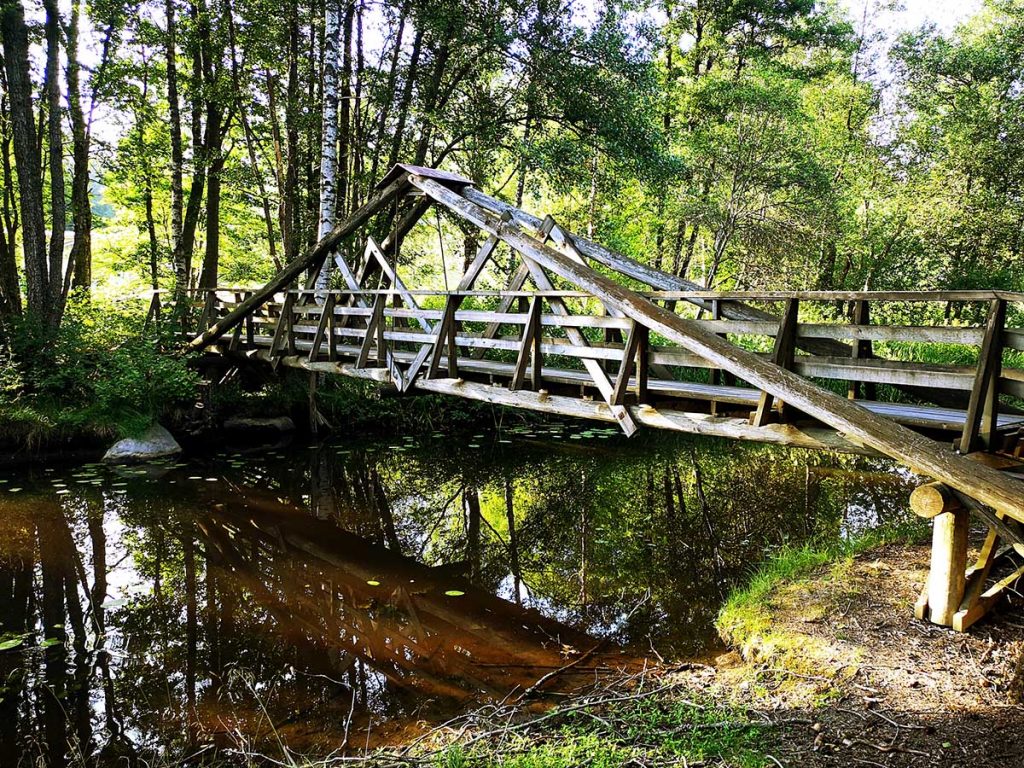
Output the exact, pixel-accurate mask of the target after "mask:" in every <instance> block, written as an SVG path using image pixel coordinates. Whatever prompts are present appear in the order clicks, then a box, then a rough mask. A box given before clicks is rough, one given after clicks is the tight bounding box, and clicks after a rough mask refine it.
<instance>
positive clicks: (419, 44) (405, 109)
mask: <svg viewBox="0 0 1024 768" xmlns="http://www.w3.org/2000/svg"><path fill="white" fill-rule="evenodd" d="M422 49H423V30H422V29H417V30H416V37H414V38H413V41H412V53H411V54H410V57H409V71H408V72H407V73H406V76H405V84H404V85H403V87H402V99H401V101H399V103H398V124H397V125H396V126H395V135H394V136H393V137H392V139H391V154H390V155H389V156H388V168H391V167H392V166H393V165H394V164H395V163H397V162H398V158H399V156H400V154H401V152H402V140H403V139H404V138H405V123H406V120H408V118H409V107H410V106H411V105H412V87H413V84H414V82H415V81H416V75H417V72H418V70H419V63H420V52H421V51H422Z"/></svg>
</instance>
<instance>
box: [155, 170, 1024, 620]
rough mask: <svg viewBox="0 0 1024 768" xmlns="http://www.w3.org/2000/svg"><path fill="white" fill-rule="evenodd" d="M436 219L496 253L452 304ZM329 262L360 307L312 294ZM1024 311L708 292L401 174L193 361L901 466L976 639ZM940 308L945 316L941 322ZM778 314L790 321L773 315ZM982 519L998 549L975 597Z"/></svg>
mask: <svg viewBox="0 0 1024 768" xmlns="http://www.w3.org/2000/svg"><path fill="white" fill-rule="evenodd" d="M431 207H434V208H435V210H437V211H439V212H440V211H442V210H443V211H444V212H445V213H446V214H447V215H449V216H451V217H452V218H453V219H454V220H455V221H456V222H457V223H458V224H459V226H461V227H462V228H463V229H467V228H470V229H472V228H475V229H478V230H480V231H481V232H482V233H483V234H484V235H485V236H486V239H485V240H484V241H483V243H482V244H480V245H479V247H478V248H476V249H475V250H476V253H475V255H473V253H472V249H469V244H471V243H473V241H471V240H470V239H468V238H467V256H466V258H465V263H464V265H463V271H462V275H461V278H460V280H459V282H458V284H457V285H456V286H455V287H454V288H453V289H452V288H451V286H449V285H448V282H447V275H448V266H447V263H445V264H444V265H443V270H444V274H445V290H437V289H436V288H423V289H420V288H419V287H418V286H413V287H412V288H410V287H409V286H407V285H406V283H405V282H403V280H402V278H401V276H400V275H399V271H400V270H399V267H400V265H401V255H400V249H401V245H402V242H403V240H404V239H405V238H406V236H407V235H409V233H410V231H411V230H412V229H413V228H414V227H415V225H416V224H417V223H418V222H419V221H420V219H421V218H422V217H423V215H424V213H425V212H426V211H427V210H428V209H429V208H431ZM375 217H376V219H375ZM374 224H376V232H375V233H371V234H369V235H367V237H366V240H365V247H360V248H352V247H351V246H350V244H349V242H348V241H349V240H350V239H351V238H352V236H354V235H355V234H356V233H357V232H359V231H360V230H372V229H373V228H374ZM439 226H440V225H439ZM389 230H390V231H389ZM473 244H475V243H473ZM499 246H502V247H507V248H509V249H510V250H511V252H512V254H513V263H514V265H515V268H514V270H513V273H512V275H511V276H510V277H508V282H507V285H506V287H505V288H504V289H500V290H477V289H476V286H477V285H478V283H479V281H480V279H481V275H483V274H484V273H485V272H486V271H487V269H488V268H489V267H491V266H492V265H493V263H494V256H495V253H496V252H497V250H498V248H499ZM442 260H443V253H442ZM325 262H331V263H333V264H334V265H335V266H336V268H337V271H338V273H339V274H340V275H341V279H342V283H343V285H342V288H341V290H330V291H319V290H314V289H313V286H314V284H315V283H314V278H315V276H316V274H317V273H318V272H319V271H320V269H321V267H322V266H323V265H324V263H325ZM592 264H593V265H596V268H595V266H592ZM307 270H308V271H309V272H310V273H311V276H310V278H309V279H308V280H307V281H306V284H305V287H303V286H302V285H300V284H299V279H300V277H301V276H302V274H303V273H304V272H306V271H307ZM637 283H639V284H641V285H642V286H647V287H653V288H655V289H656V290H654V291H648V290H646V289H644V288H641V289H639V290H638V289H637ZM499 285H500V283H499ZM1022 302H1024V295H1022V294H1018V293H1007V292H1001V291H951V292H936V293H928V292H895V293H894V292H831V293H826V292H814V291H795V292H760V293H758V292H732V293H729V292H714V291H705V290H702V289H701V287H700V286H697V285H694V284H692V283H689V282H688V281H686V280H682V279H681V278H679V277H676V276H674V275H669V274H666V273H664V272H661V271H660V270H658V269H653V268H651V267H649V266H645V265H642V264H639V263H637V262H635V261H633V260H631V259H628V258H626V257H625V256H622V255H621V254H617V253H614V252H612V251H610V250H609V249H607V248H604V247H603V246H601V245H600V244H598V243H595V242H592V241H590V240H588V239H586V238H582V237H578V236H575V235H573V234H571V233H570V232H568V231H567V230H565V229H564V228H563V227H561V226H559V225H558V224H557V223H556V222H555V221H554V220H553V219H551V218H550V217H547V218H545V219H544V220H543V221H542V220H540V219H537V218H536V217H533V216H531V215H529V214H527V213H525V212H524V211H521V210H518V209H516V208H514V207H512V206H509V205H507V204H505V203H502V202H501V201H499V200H496V199H494V198H491V197H489V196H487V195H485V194H483V193H481V192H479V191H478V190H476V189H474V187H473V183H472V182H471V181H470V180H469V179H466V178H463V177H460V176H456V175H453V174H450V173H445V172H441V171H437V170H433V169H429V168H420V167H415V166H403V165H399V166H396V167H395V168H394V169H392V171H391V172H390V173H389V174H388V175H387V176H386V177H385V178H384V179H383V180H382V182H381V184H380V185H379V186H378V188H377V190H376V193H375V195H374V196H373V197H372V198H371V199H370V200H369V201H368V202H367V203H366V204H365V205H364V206H363V207H362V208H360V209H359V210H358V211H357V212H355V213H354V214H353V215H352V216H351V217H350V218H349V219H348V220H346V221H345V222H342V223H341V224H339V225H338V226H337V227H336V228H335V229H334V230H333V231H332V232H331V233H330V234H329V235H328V236H327V237H325V238H324V239H323V240H322V241H321V242H320V243H318V244H317V245H316V246H315V247H314V248H313V249H311V251H310V252H309V253H308V254H307V255H305V256H304V257H300V258H298V259H296V260H295V261H293V262H292V263H290V264H288V265H287V266H286V267H285V268H284V269H283V270H282V271H281V272H280V273H279V274H278V275H277V276H276V277H275V278H274V279H272V280H271V281H270V282H269V283H268V284H267V285H265V286H264V287H262V288H260V289H258V290H244V289H234V288H224V289H220V288H213V287H211V288H209V289H207V290H204V291H203V292H202V295H201V296H200V304H201V305H202V306H203V314H202V320H201V323H202V327H203V328H205V330H203V331H202V333H201V334H200V335H199V336H197V337H196V338H195V339H194V340H193V341H192V346H193V347H194V348H208V349H213V350H214V351H216V352H218V353H220V354H224V355H227V356H229V357H230V358H233V359H234V360H235V361H236V362H238V361H251V360H261V361H265V362H268V363H270V364H272V365H273V366H274V367H277V366H279V365H282V364H283V365H285V366H293V367H298V368H304V369H306V370H309V371H313V372H318V373H328V374H338V375H345V376H353V377H357V378H363V379H370V380H373V381H376V382H378V383H380V384H381V385H382V386H386V387H389V388H392V389H397V390H399V391H403V392H407V391H422V392H433V393H441V394H446V395H452V396H457V397H464V398H470V399H475V400H482V401H486V402H491V403H498V404H502V405H506V406H510V407H514V408H522V409H529V410H534V411H542V412H546V413H555V414H560V415H565V416H572V417H577V418H585V419H597V420H603V421H608V422H611V423H614V424H617V425H619V426H620V427H621V428H622V430H623V431H624V432H625V433H626V434H627V435H628V434H633V433H634V432H636V431H637V430H638V429H639V428H640V427H641V426H649V427H655V428H660V429H671V430H676V431H682V432H690V433H696V434H705V435H718V436H722V437H726V438H729V439H739V440H757V441H767V442H774V443H779V444H784V445H798V446H804V447H811V448H816V449H825V450H829V449H837V450H847V451H858V452H869V453H873V454H878V455H884V456H887V457H890V458H892V459H894V460H896V461H898V462H901V463H902V464H905V465H907V466H909V467H910V468H912V469H914V470H915V471H918V472H920V473H922V474H925V475H928V476H931V477H932V478H934V480H935V481H936V482H938V483H939V484H940V486H941V487H936V488H934V489H932V491H933V493H932V498H933V502H932V503H931V505H930V507H929V516H931V515H932V514H933V515H934V517H935V530H936V533H935V537H936V539H935V547H934V552H935V561H936V567H935V568H934V569H933V575H932V578H931V583H930V586H929V589H928V590H927V591H926V593H925V594H924V595H923V598H922V603H921V605H920V606H919V609H918V611H919V614H920V615H925V614H927V615H928V616H929V618H931V620H932V621H935V622H937V623H941V624H949V625H953V626H956V627H958V628H965V627H966V626H968V625H969V624H970V623H972V622H973V621H975V620H977V618H979V617H980V616H981V615H982V614H984V612H985V610H986V609H987V608H988V607H989V606H990V605H991V604H992V602H993V601H994V599H995V598H996V597H998V595H999V594H1001V592H1002V591H1003V590H1004V589H1005V587H1006V586H1007V584H1008V583H1003V582H1002V581H1000V582H998V583H997V585H996V586H995V587H993V588H992V589H995V591H994V592H993V591H992V589H989V590H988V591H987V592H986V591H985V590H984V587H985V584H984V582H985V578H986V577H987V574H988V573H989V571H990V569H991V568H992V566H993V564H994V563H995V560H996V559H997V556H998V553H999V552H1001V551H1003V549H1001V548H1000V547H998V546H997V545H998V543H999V541H1003V542H1004V543H1006V544H1014V543H1015V544H1018V545H1021V546H1024V535H1022V533H1021V531H1020V526H1021V524H1024V483H1022V482H1021V481H1020V480H1019V479H1017V478H1015V477H1013V476H1011V475H1010V474H1008V473H1006V472H1004V471H1002V470H1003V469H1005V466H1004V465H1002V464H1000V465H993V464H992V462H991V461H985V460H984V459H985V458H986V457H991V455H993V454H998V453H1002V454H1003V455H1004V457H1005V456H1009V455H1010V454H1014V458H1012V459H1007V460H1008V461H1010V463H1011V464H1012V465H1014V466H1019V464H1020V461H1018V459H1019V457H1020V453H1021V447H1022V445H1024V444H1022V443H1020V441H1019V436H1020V434H1021V431H1022V427H1024V413H1022V411H1021V409H1020V408H1019V407H1018V406H1019V399H1020V398H1021V397H1024V369H1021V368H1020V367H1019V363H1018V356H1017V354H1016V353H1017V351H1018V350H1021V349H1024V329H1022V328H1017V327H1012V324H1008V322H1007V320H1008V318H1010V319H1011V320H1013V319H1015V318H1016V315H1017V314H1019V313H1018V311H1017V310H1018V308H1019V305H1020V304H1021V303H1022ZM936 304H938V305H940V306H942V305H944V306H946V312H945V314H944V316H942V315H937V313H936V312H934V311H928V310H925V309H922V307H927V306H929V305H931V306H932V307H934V306H935V305H936ZM153 306H154V310H156V309H158V308H159V299H158V298H157V297H155V298H154V305H153ZM778 306H781V314H773V313H772V312H768V311H765V310H764V309H762V308H761V307H778ZM808 310H810V311H808ZM179 314H180V313H179ZM953 317H956V318H972V319H974V321H975V322H973V323H967V322H958V323H952V322H950V320H951V318H953ZM879 318H881V319H882V322H881V323H879V322H878V320H879ZM906 318H911V319H910V320H907V319H906ZM928 322H930V323H931V324H929V325H923V324H922V323H928ZM503 329H505V332H504V334H503ZM229 332H231V333H232V335H231V336H230V341H225V335H226V334H228V333H229ZM936 344H939V345H956V346H958V347H960V348H964V349H967V350H968V353H967V357H968V358H974V359H976V360H977V362H976V363H975V364H973V365H953V364H949V363H937V362H935V361H934V360H935V357H936V356H935V355H934V352H933V349H934V345H936ZM885 345H889V346H890V347H891V348H892V350H893V352H892V353H890V354H888V355H887V354H884V350H883V347H884V346H885ZM759 349H763V350H765V351H763V352H759V351H757V350H759ZM769 350H770V351H769ZM840 387H841V388H842V389H843V390H844V393H845V395H846V396H844V394H843V393H840V392H838V391H836V390H838V389H839V388H840ZM934 438H938V439H934ZM954 441H955V447H956V450H950V449H949V447H948V446H949V444H950V443H953V442H954ZM944 443H945V444H944ZM979 458H980V459H981V460H975V459H979ZM924 493H926V494H927V493H929V491H925V492H924ZM936 499H937V500H936ZM915 506H917V507H920V508H922V509H923V508H924V507H923V506H921V505H915ZM968 511H970V512H973V513H974V514H976V515H977V516H979V517H980V518H981V519H983V520H984V521H985V523H986V524H987V525H988V526H989V527H990V530H991V532H992V537H993V538H992V541H991V542H989V544H987V545H986V547H985V550H984V552H983V556H982V558H981V559H980V560H979V562H978V565H977V567H976V568H974V569H973V570H972V575H971V576H970V579H971V580H972V581H971V586H970V588H967V587H966V580H965V579H966V575H965V569H964V565H965V562H964V561H965V560H966V556H967V543H966V529H967V523H966V520H967V515H968ZM1021 575H1024V568H1021V569H1018V570H1017V571H1016V572H1015V574H1014V578H1016V577H1019V576H1021ZM1011 581H1012V579H1011Z"/></svg>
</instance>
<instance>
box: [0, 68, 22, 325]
mask: <svg viewBox="0 0 1024 768" xmlns="http://www.w3.org/2000/svg"><path fill="white" fill-rule="evenodd" d="M0 87H2V88H3V92H2V93H0V183H2V185H3V190H2V192H0V320H2V319H3V318H5V317H14V316H17V315H20V314H21V284H20V282H19V280H18V263H17V255H18V254H17V243H16V236H17V231H18V207H17V201H16V200H15V198H14V173H13V171H14V169H13V168H12V167H11V115H10V111H9V99H8V93H7V78H6V76H5V75H4V72H3V65H2V64H0Z"/></svg>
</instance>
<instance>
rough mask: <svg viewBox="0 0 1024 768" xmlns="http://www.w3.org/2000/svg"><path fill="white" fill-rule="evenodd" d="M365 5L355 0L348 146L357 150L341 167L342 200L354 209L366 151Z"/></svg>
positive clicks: (352, 152) (357, 201)
mask: <svg viewBox="0 0 1024 768" xmlns="http://www.w3.org/2000/svg"><path fill="white" fill-rule="evenodd" d="M364 10H365V5H364V4H363V0H357V5H356V63H355V83H354V84H353V85H352V88H351V91H352V127H351V129H350V130H349V135H350V138H349V142H348V143H349V147H350V148H351V147H357V148H358V149H357V150H352V149H349V155H350V156H351V158H352V161H351V163H349V164H348V166H347V170H346V169H345V168H344V167H343V168H342V173H343V174H344V176H343V178H342V180H341V184H342V186H343V187H347V188H348V192H349V194H348V196H347V198H346V196H345V195H344V194H343V195H342V198H341V199H342V201H344V200H345V199H349V205H348V208H347V210H346V213H347V211H354V210H356V209H357V208H358V207H359V184H358V183H357V180H358V179H359V177H360V174H362V170H363V160H364V157H365V153H366V144H365V143H364V141H365V136H366V126H365V125H364V123H363V118H364V111H365V110H364V109H363V65H364V61H363V12H364Z"/></svg>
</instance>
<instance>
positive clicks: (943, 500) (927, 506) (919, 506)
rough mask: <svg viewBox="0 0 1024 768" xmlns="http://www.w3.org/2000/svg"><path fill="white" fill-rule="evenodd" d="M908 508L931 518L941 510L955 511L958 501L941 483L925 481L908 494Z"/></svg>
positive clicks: (940, 512)
mask: <svg viewBox="0 0 1024 768" xmlns="http://www.w3.org/2000/svg"><path fill="white" fill-rule="evenodd" d="M910 508H911V509H912V510H913V511H914V514H916V515H917V516H918V517H923V518H925V519H927V520H930V519H932V518H933V517H935V516H937V515H941V514H942V513H943V512H956V511H958V510H960V509H961V506H960V502H959V500H958V499H957V498H956V496H954V495H953V493H952V491H950V490H949V488H948V487H947V486H946V485H945V484H943V483H926V484H925V485H921V486H918V487H917V488H915V489H914V491H913V492H912V493H911V494H910Z"/></svg>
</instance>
